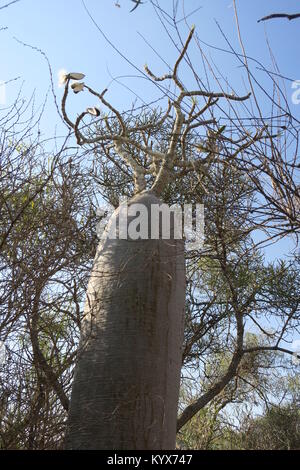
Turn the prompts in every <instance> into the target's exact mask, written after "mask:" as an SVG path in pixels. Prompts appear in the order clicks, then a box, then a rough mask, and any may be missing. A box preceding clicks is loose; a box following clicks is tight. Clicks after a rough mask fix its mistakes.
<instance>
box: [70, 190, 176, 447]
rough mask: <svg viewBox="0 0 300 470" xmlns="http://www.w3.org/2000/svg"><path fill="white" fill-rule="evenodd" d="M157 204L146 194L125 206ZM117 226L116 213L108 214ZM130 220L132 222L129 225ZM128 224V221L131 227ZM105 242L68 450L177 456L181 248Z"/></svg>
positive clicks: (96, 269) (89, 303)
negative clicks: (163, 451) (154, 452)
mask: <svg viewBox="0 0 300 470" xmlns="http://www.w3.org/2000/svg"><path fill="white" fill-rule="evenodd" d="M132 203H139V204H144V205H145V206H146V207H147V209H148V214H149V215H148V221H149V223H150V222H151V211H150V208H151V205H152V204H161V200H160V199H158V198H157V197H156V196H155V195H154V194H152V193H151V192H144V193H141V194H139V195H137V196H135V197H134V198H132V199H131V200H130V202H129V203H128V206H130V205H131V204H132ZM113 218H116V219H117V221H118V218H119V209H117V210H116V211H115V213H114V214H113ZM133 218H134V217H133ZM131 219H132V218H130V217H129V218H128V223H130V221H131ZM172 228H173V224H172V223H171V236H170V239H162V238H161V233H160V238H159V239H158V240H152V239H148V240H141V239H139V240H133V239H130V238H128V239H124V240H120V239H115V240H112V239H110V238H109V237H107V236H106V238H105V239H104V241H103V242H102V243H100V244H99V247H98V250H97V254H96V257H95V261H94V265H93V270H92V274H91V278H90V282H89V286H88V291H87V300H86V304H85V318H84V321H83V325H82V331H81V341H80V347H79V354H78V362H77V366H76V369H75V376H74V384H73V390H72V396H71V403H70V411H69V418H68V427H67V434H66V448H67V449H116V450H124V449H130V450H132V449H138V450H141V449H150V450H151V449H174V448H175V439H176V418H177V406H178V396H179V384H180V370H181V360H182V343H183V323H184V304H185V263H184V243H183V240H175V239H174V233H172Z"/></svg>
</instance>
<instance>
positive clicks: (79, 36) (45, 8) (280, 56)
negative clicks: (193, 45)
mask: <svg viewBox="0 0 300 470" xmlns="http://www.w3.org/2000/svg"><path fill="white" fill-rule="evenodd" d="M5 3H7V2H6V1H4V0H3V1H2V2H0V6H1V4H5ZM85 3H86V5H87V7H88V9H89V10H90V12H91V14H92V16H93V17H94V19H95V21H96V22H97V23H98V24H99V26H100V27H101V29H102V30H103V31H104V32H105V34H107V36H108V37H109V39H110V40H111V41H112V42H113V43H114V45H115V46H116V47H117V48H118V49H119V51H120V52H122V53H123V54H124V55H125V56H126V57H127V58H128V59H129V60H130V61H132V62H133V63H134V64H135V65H136V66H137V67H139V68H142V67H143V65H144V64H145V63H147V64H148V65H149V66H151V67H152V68H153V69H154V70H157V71H158V72H159V73H163V72H165V71H166V66H165V65H164V64H162V62H161V61H160V60H159V59H158V57H157V56H156V55H155V54H154V53H153V51H152V50H151V49H150V48H149V46H147V44H146V43H145V42H144V41H143V39H142V38H141V36H140V35H139V33H141V34H142V35H143V36H144V37H145V38H146V40H147V41H149V42H150V43H151V44H152V46H153V47H154V49H155V50H157V51H158V52H159V54H160V55H161V56H162V57H163V58H164V59H165V60H166V61H167V62H168V63H170V64H172V63H173V62H174V60H175V59H176V57H177V53H176V50H175V48H174V46H173V45H172V44H171V43H170V40H169V38H168V36H167V34H166V33H165V31H164V30H163V28H162V26H161V25H160V23H159V21H158V19H157V17H156V15H155V12H154V10H153V7H152V6H151V4H150V2H149V1H148V2H147V1H146V0H145V4H144V5H142V6H140V7H138V8H137V9H136V10H135V11H134V12H133V13H129V10H130V9H131V7H132V5H133V4H132V2H131V1H130V0H119V4H120V5H121V8H117V7H116V6H115V3H116V2H115V0H86V1H85ZM160 4H161V5H162V6H163V7H164V8H166V9H167V10H168V11H171V10H170V8H171V6H172V0H160ZM199 6H201V9H200V10H199V11H198V12H196V13H195V14H194V15H192V16H190V17H189V19H188V21H189V23H190V24H193V23H194V24H195V25H196V31H197V33H198V35H199V37H200V38H201V39H202V40H203V41H205V42H207V43H209V44H212V45H216V46H218V47H226V44H225V42H224V39H223V38H222V36H221V34H220V32H219V30H218V28H217V26H216V24H215V20H217V21H218V22H219V24H220V25H221V27H222V29H223V31H224V32H225V34H226V35H227V36H228V38H229V39H230V41H231V42H232V44H233V46H234V47H235V48H236V50H237V51H240V49H239V44H238V39H237V34H236V28H235V20H234V10H233V7H232V2H231V0H215V1H212V0H185V10H186V12H187V13H188V12H190V11H193V10H194V9H195V8H197V7H199ZM298 6H299V2H298V1H294V0H289V1H284V2H283V1H282V0H280V1H279V0H273V1H272V2H268V1H264V2H263V1H258V0H254V1H251V2H245V1H241V0H238V1H237V7H238V11H239V17H240V26H241V31H242V35H243V39H244V43H245V46H246V50H247V53H248V54H249V55H250V56H253V57H255V58H257V59H258V60H260V61H262V62H263V63H265V65H266V66H268V65H271V62H270V58H269V56H268V50H267V46H266V41H265V32H266V31H267V34H268V38H269V40H270V43H271V46H272V49H273V51H274V53H275V56H276V59H277V61H278V64H279V67H280V69H281V71H282V73H283V74H284V75H286V76H289V77H291V78H294V79H297V78H300V55H299V53H298V52H297V44H299V42H300V28H299V23H300V22H299V20H295V21H291V22H289V21H287V20H273V21H269V22H266V23H257V19H258V18H260V17H262V16H264V15H266V14H269V13H272V12H275V11H276V12H277V11H280V12H282V11H288V12H296V11H298V9H297V8H298ZM178 16H179V17H180V16H181V14H180V11H179V15H178ZM1 26H2V27H3V26H5V27H7V28H8V29H7V30H6V31H1V32H0V34H1V36H0V38H1V42H0V54H1V69H0V70H1V72H0V80H2V81H6V80H9V79H12V78H15V77H18V76H21V79H20V80H19V83H21V81H24V95H25V96H29V95H30V93H31V92H32V91H33V90H34V89H35V90H36V93H37V96H38V97H39V98H40V99H41V100H42V98H43V97H44V96H45V93H46V91H47V89H48V87H49V74H48V69H47V65H46V63H45V62H44V60H43V58H42V56H41V55H39V54H38V53H36V52H34V51H33V50H31V49H29V48H25V47H24V46H22V45H20V44H19V43H17V42H16V39H14V38H17V39H19V40H20V41H23V42H25V43H27V44H30V45H32V46H36V47H39V48H40V49H42V50H43V51H44V52H45V53H46V54H47V56H48V58H49V61H50V63H51V67H52V69H53V73H54V75H55V80H56V74H57V71H58V70H59V69H61V68H65V69H67V70H68V71H83V72H84V73H86V75H87V77H88V79H87V81H88V82H89V84H91V85H92V86H93V87H95V88H97V89H99V90H102V89H103V88H105V87H106V86H107V85H109V83H110V82H111V76H113V77H116V76H120V75H136V74H137V71H136V70H135V69H133V68H132V67H131V66H130V65H129V64H128V63H127V62H126V61H125V60H124V59H122V58H121V56H120V55H118V54H117V53H116V52H115V51H114V50H113V49H112V48H111V47H110V46H109V45H108V44H107V42H106V41H105V39H104V38H103V37H102V36H101V34H100V33H99V31H98V30H97V29H96V27H95V26H94V25H93V24H92V22H91V20H90V18H89V17H88V15H87V13H86V11H85V9H84V6H83V4H82V2H81V0H20V2H18V3H16V4H15V5H12V6H11V7H9V8H6V9H3V10H0V27H1ZM180 26H181V28H182V32H183V34H186V32H187V28H186V26H185V25H184V22H181V23H180ZM226 48H227V47H226ZM206 50H207V52H209V53H211V54H212V57H213V58H214V60H215V61H216V62H217V64H218V66H219V67H220V69H221V70H222V71H225V73H226V75H227V76H228V78H230V80H231V81H232V83H234V84H235V85H236V87H237V88H240V90H241V91H242V90H243V86H240V87H239V82H240V81H241V70H240V69H239V68H238V66H237V65H238V64H237V63H236V61H232V59H231V57H230V55H228V54H224V53H218V52H216V51H214V50H212V49H209V48H207V49H206ZM195 57H196V56H195ZM199 59H200V57H199V56H197V57H196V58H195V62H196V64H197V61H198V62H199V68H198V70H199V72H200V73H201V63H200V60H199ZM258 74H260V75H259V76H260V77H263V74H261V73H260V72H258ZM185 78H186V79H188V77H185ZM123 82H124V83H126V84H127V85H128V86H130V87H131V88H134V89H135V90H136V92H137V93H138V94H139V95H140V96H143V97H144V99H145V100H146V101H151V99H152V97H155V96H157V90H156V89H155V88H154V87H153V86H150V85H148V84H147V83H146V82H145V80H141V79H137V78H130V79H129V78H128V79H123ZM16 85H17V84H16V83H12V84H11V85H8V86H7V90H6V93H7V100H8V101H12V100H13V98H14V96H15V92H16V90H17V86H16ZM57 92H58V97H59V96H61V90H57ZM107 96H108V95H107ZM109 97H110V99H111V100H112V102H113V103H114V104H115V105H116V106H118V107H119V108H120V109H122V108H123V107H126V106H128V105H129V104H130V103H131V101H132V99H133V98H134V96H133V94H131V93H130V92H129V91H128V90H126V89H125V88H122V87H120V86H119V85H117V84H116V83H113V84H111V86H110V88H109ZM80 99H82V98H80ZM76 103H79V100H78V99H77V101H76ZM294 107H295V105H294ZM293 111H296V112H297V113H298V112H299V111H298V110H293ZM56 119H57V118H56V117H55V115H54V114H53V115H52V114H51V115H48V116H47V125H48V126H49V125H51V124H53V125H55V124H56Z"/></svg>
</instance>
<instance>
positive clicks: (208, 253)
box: [0, 2, 300, 448]
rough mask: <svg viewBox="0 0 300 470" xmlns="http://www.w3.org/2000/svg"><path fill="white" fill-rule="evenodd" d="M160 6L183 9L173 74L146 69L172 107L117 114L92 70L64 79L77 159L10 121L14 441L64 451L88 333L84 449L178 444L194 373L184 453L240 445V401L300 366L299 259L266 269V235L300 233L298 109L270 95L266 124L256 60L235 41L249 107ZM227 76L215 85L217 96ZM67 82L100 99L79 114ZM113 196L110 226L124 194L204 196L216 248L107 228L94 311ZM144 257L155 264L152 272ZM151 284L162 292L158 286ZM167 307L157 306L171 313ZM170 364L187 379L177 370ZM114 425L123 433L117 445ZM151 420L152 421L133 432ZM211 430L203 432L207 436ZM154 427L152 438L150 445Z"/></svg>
mask: <svg viewBox="0 0 300 470" xmlns="http://www.w3.org/2000/svg"><path fill="white" fill-rule="evenodd" d="M154 3H157V2H154ZM174 11H175V9H174ZM158 14H159V15H160V19H161V20H162V21H163V18H169V19H170V21H171V24H172V28H173V30H174V31H176V32H177V33H178V41H177V43H176V46H177V47H178V57H179V58H178V61H177V62H176V64H175V67H174V68H173V70H171V71H170V73H168V74H167V75H165V76H163V77H157V76H156V75H154V74H153V72H151V71H150V69H149V68H148V67H146V70H145V74H147V75H148V78H149V80H151V81H152V83H153V84H154V85H155V86H156V87H157V90H159V91H160V92H161V93H162V96H163V99H162V100H161V103H162V104H163V106H164V105H165V111H162V109H160V108H157V107H155V106H153V105H149V106H147V105H144V106H138V105H133V107H132V109H130V110H128V111H122V112H121V111H118V110H117V109H116V108H115V107H114V106H112V105H111V103H110V101H108V99H106V97H107V94H108V92H105V93H104V92H103V93H101V92H100V93H98V92H96V91H94V90H93V89H92V88H90V87H88V86H87V85H85V84H84V83H83V82H81V81H79V80H82V79H83V78H84V77H83V74H67V76H66V77H65V80H66V88H65V92H64V98H63V103H62V108H63V114H64V118H65V121H66V122H67V124H68V125H69V127H70V134H71V135H72V137H73V136H75V138H76V140H77V143H78V144H79V147H81V148H79V149H77V150H76V151H75V152H74V151H73V150H72V149H71V148H68V147H67V143H66V144H65V146H63V148H64V149H65V151H66V152H67V153H68V155H67V153H66V152H64V151H62V152H58V153H57V151H55V152H50V155H51V161H50V163H49V162H48V161H47V160H48V154H49V153H48V152H49V149H48V148H47V147H44V146H43V145H42V142H41V141H40V138H37V141H36V142H35V145H32V144H33V143H32V142H30V139H29V137H27V134H26V133H25V135H23V136H22V138H20V135H19V134H18V132H17V131H14V130H12V129H11V128H10V125H9V123H7V124H6V125H5V126H4V127H3V129H4V131H3V133H2V140H1V141H3V149H5V152H4V155H5V157H6V156H10V159H8V161H6V162H5V164H4V166H3V169H4V170H5V169H6V171H4V172H2V173H1V190H2V192H1V198H2V199H1V207H0V209H1V216H2V219H1V221H2V228H1V231H2V234H3V237H2V239H1V241H2V243H1V310H0V321H1V330H0V333H1V338H0V339H1V340H3V341H5V344H6V348H7V357H8V361H7V364H6V365H5V366H4V367H2V369H1V388H2V390H3V394H2V396H3V397H4V398H3V400H2V401H1V419H2V426H1V432H2V434H1V439H2V441H1V442H2V444H1V445H2V447H5V448H61V447H62V446H63V442H62V441H63V434H64V431H65V417H66V414H67V412H68V411H69V399H70V389H71V383H72V380H73V371H74V359H75V354H76V349H77V344H78V336H79V333H80V329H81V343H80V347H79V350H78V365H77V367H76V374H75V380H74V393H73V395H72V397H71V408H70V412H69V415H70V418H69V427H68V432H67V445H68V447H73V448H74V447H75V448H84V447H88V446H90V447H92V448H97V447H101V448H105V447H112V446H113V447H114V448H127V447H128V448H145V447H151V448H153V447H157V448H161V447H171V446H173V445H174V442H175V432H176V411H177V410H176V408H177V405H176V402H177V397H178V387H179V375H180V369H181V385H182V393H181V396H180V400H179V419H178V422H177V431H178V432H177V434H178V442H179V443H180V442H181V443H182V446H184V447H186V446H188V445H191V446H197V445H199V446H202V447H206V448H220V447H222V446H223V447H226V446H230V445H233V444H232V443H231V439H232V442H234V439H233V435H232V433H231V434H230V429H229V427H228V426H227V424H226V409H227V408H229V410H230V411H231V410H232V406H233V405H237V404H239V405H241V406H245V407H247V406H248V404H249V400H250V399H249V397H251V400H252V401H253V403H254V400H256V401H258V402H259V403H260V404H261V403H265V402H267V403H269V402H270V400H271V397H272V394H274V390H272V389H271V388H268V387H267V386H266V384H267V380H266V375H272V376H274V374H278V376H280V371H281V370H282V371H283V375H284V373H286V371H287V370H289V368H290V367H294V366H292V365H291V361H288V360H287V361H284V360H283V355H284V354H287V355H288V356H291V354H292V353H293V351H292V350H290V349H289V347H288V346H286V343H285V340H286V341H290V337H291V335H292V332H293V331H294V330H295V329H296V328H298V327H299V295H298V291H299V259H298V258H297V257H292V258H291V259H290V260H289V261H285V262H281V263H277V264H276V263H267V262H266V261H265V260H264V259H263V256H262V253H261V251H260V249H259V247H260V246H261V245H262V243H260V242H259V243H255V238H254V235H255V233H257V232H259V234H260V235H262V234H264V236H265V238H264V240H263V242H264V243H270V242H272V241H273V240H276V238H278V237H284V236H288V235H289V234H291V235H292V236H293V237H295V238H296V236H297V233H299V228H300V225H299V214H298V212H297V204H298V200H299V192H298V189H297V175H298V170H297V168H298V167H297V142H296V141H294V140H293V141H292V142H289V140H288V138H289V136H290V135H293V136H294V135H297V125H296V126H295V121H294V118H293V117H292V116H291V114H288V113H289V110H288V106H287V107H285V106H284V105H283V104H282V101H280V103H281V104H279V105H278V107H277V108H276V107H275V104H274V99H273V97H272V96H271V97H270V96H268V92H267V91H266V93H265V96H267V97H268V100H269V101H267V103H269V104H271V110H272V112H271V113H270V115H271V116H272V118H271V119H269V118H264V117H263V116H268V115H269V114H268V112H266V113H265V112H263V111H265V108H266V107H267V105H266V104H265V103H264V106H263V108H264V109H263V110H261V109H260V107H259V105H260V104H261V102H262V101H261V100H260V99H258V98H257V97H256V96H255V86H254V85H255V83H256V82H255V79H256V77H255V76H254V77H255V79H254V78H253V73H252V72H251V70H250V67H249V63H248V61H250V59H249V58H247V56H246V55H245V54H243V55H242V56H240V55H239V54H237V53H235V51H233V52H232V53H233V54H234V55H235V56H236V58H237V60H238V62H239V63H241V62H242V65H243V66H244V70H245V72H246V74H247V76H248V78H249V87H250V89H252V98H253V101H252V102H251V106H247V103H249V101H248V100H246V99H245V100H241V98H239V97H238V94H237V93H234V91H233V89H232V87H231V86H230V83H228V81H226V79H223V80H222V73H221V72H220V71H218V73H216V70H215V71H214V70H213V69H212V64H211V62H209V61H207V57H206V56H205V53H204V51H203V50H202V49H201V47H200V41H199V38H198V35H197V33H196V31H194V29H193V28H192V30H191V31H190V35H189V39H188V41H187V42H185V40H183V38H182V37H181V35H180V33H179V31H178V21H176V18H175V16H174V18H173V19H172V17H167V15H165V16H164V11H163V10H162V7H160V9H158ZM174 15H175V13H174ZM168 21H169V20H168ZM172 21H173V23H172ZM165 22H166V21H165ZM167 23H168V22H167ZM181 24H182V23H181ZM168 25H169V26H170V23H168ZM168 25H165V26H166V27H168ZM178 44H181V46H178ZM187 46H189V49H188V50H187ZM192 47H194V48H195V47H198V48H199V50H200V54H201V58H202V59H203V61H204V72H205V75H206V76H208V75H209V72H210V74H211V77H212V78H213V80H214V86H210V85H209V84H208V83H203V81H202V80H201V77H200V74H199V75H198V71H197V70H196V67H195V65H194V64H195V63H197V62H192V61H191V57H192V56H190V55H189V54H190V52H191V50H193V49H192ZM243 61H244V62H243ZM199 63H200V61H199ZM205 64H207V65H205ZM184 66H188V67H189V70H191V71H192V76H193V77H194V79H195V82H196V85H195V86H194V87H191V88H192V90H194V91H188V89H187V88H186V87H185V86H184V84H183V82H182V81H181V79H180V78H179V68H180V72H181V68H183V67H184ZM264 70H265V69H264ZM220 77H221V78H220ZM73 80H74V82H73ZM168 80H170V82H171V84H172V86H171V87H168V84H169V83H170V82H169V81H168ZM216 82H217V84H218V87H219V88H218V91H216V92H214V91H211V90H214V89H215V86H216ZM273 85H274V90H275V92H277V93H278V95H279V96H280V97H281V96H282V95H281V90H280V88H279V87H278V86H277V84H276V83H274V82H273V81H272V86H273ZM173 86H174V89H173ZM70 88H71V90H73V91H74V92H75V93H76V95H77V93H80V92H82V91H88V92H89V93H91V94H92V96H93V99H95V97H97V98H98V99H99V100H100V106H99V107H97V106H96V107H93V108H92V107H89V108H87V110H86V111H85V112H84V113H80V114H79V116H78V118H75V119H74V120H72V119H70V118H69V114H68V113H67V110H66V101H67V99H70V97H69V91H70ZM174 90H175V92H174ZM225 90H226V92H225ZM88 96H89V95H88ZM247 96H248V95H246V97H247ZM246 97H242V98H246ZM167 98H169V101H168V100H167ZM240 100H241V101H240ZM249 100H250V98H249ZM283 103H286V102H285V101H284V100H283ZM252 105H253V106H252ZM105 107H106V109H108V113H107V114H105V112H104V111H105V110H104V108H105ZM274 107H275V109H276V110H277V114H276V112H275V111H274ZM254 109H255V110H256V113H255V112H254ZM278 114H279V116H278ZM281 114H282V115H283V117H280V116H281ZM249 120H250V122H252V123H253V124H252V125H251V126H249V125H248V124H249ZM9 133H10V135H9ZM12 135H13V137H14V140H13V142H14V144H13V145H11V142H10V140H9V138H8V136H9V137H10V138H11V137H12ZM37 135H38V134H37ZM15 139H16V141H15ZM281 139H282V140H283V143H282V141H281ZM46 148H47V150H46ZM28 149H29V151H28ZM7 150H10V151H7ZM293 150H294V152H293ZM53 154H54V155H55V158H53V159H52V156H53ZM21 157H22V159H23V160H22V159H21ZM22 162H23V164H22ZM41 162H42V163H41ZM11 163H13V165H11ZM10 165H11V166H10ZM99 194H101V196H102V197H103V199H105V200H106V201H108V202H109V203H111V204H112V205H113V206H114V207H116V209H117V210H116V212H115V214H114V216H113V218H112V220H111V223H112V226H113V221H114V220H116V221H117V222H118V221H119V222H120V219H121V220H122V208H123V207H124V206H126V204H125V203H124V205H123V206H122V205H121V206H120V207H118V205H119V202H118V200H119V195H120V194H121V195H122V196H126V197H127V198H128V201H129V206H130V207H131V208H132V210H133V208H134V206H133V204H134V203H135V202H137V201H139V202H143V203H144V206H146V207H147V208H149V207H151V206H153V204H154V202H158V203H161V202H162V201H163V202H165V203H166V204H168V205H169V206H172V205H173V204H178V203H180V204H183V203H187V204H188V203H189V204H193V205H194V207H195V204H197V203H199V202H201V203H204V205H205V208H206V233H205V240H206V243H205V246H204V247H201V248H199V249H194V250H188V249H187V248H188V244H186V247H185V250H184V251H183V247H182V240H179V241H176V240H173V239H172V233H171V237H170V238H169V239H168V240H166V239H161V238H160V239H159V240H136V239H134V237H132V239H129V240H128V239H127V240H123V239H121V240H118V239H117V240H111V239H110V238H109V236H108V232H106V238H105V239H103V240H102V241H101V244H100V246H99V247H98V252H97V257H96V258H95V262H94V267H93V270H92V276H91V278H90V284H89V291H88V295H87V300H86V303H85V311H83V300H84V292H85V291H86V288H87V281H88V275H89V273H90V270H91V268H92V258H93V256H94V254H95V251H96V246H95V245H96V242H97V239H96V236H95V230H94V226H95V224H96V221H97V216H96V207H97V205H98V203H97V195H99ZM150 215H151V214H150ZM138 218H139V217H136V214H132V215H131V218H130V220H128V223H127V225H126V227H125V228H126V229H128V228H129V227H130V226H131V222H134V223H135V224H136V225H137V223H136V221H137V220H138ZM150 222H151V217H150ZM123 228H124V227H123ZM161 228H162V227H161ZM133 233H134V232H133ZM148 242H151V243H148ZM127 247H128V249H127ZM156 248H157V249H158V252H159V253H162V250H166V251H164V253H165V255H166V258H165V257H164V258H163V261H165V260H166V262H162V258H156V255H157V252H156V251H154V256H153V257H152V258H151V259H150V260H149V259H148V256H149V254H151V250H152V249H154V250H155V249H156ZM177 249H178V250H180V255H179V256H178V257H176V258H175V257H174V256H173V254H174V252H176V250H177ZM159 250H160V251H159ZM172 250H174V251H172ZM183 254H184V257H185V260H184V262H183ZM145 266H148V268H152V273H151V269H148V270H146V273H144V271H145V269H142V268H144V267H145ZM184 267H185V270H186V276H185V277H186V279H184V276H183V274H184V269H183V268H184ZM122 268H123V269H122ZM180 268H181V269H180ZM99 271H100V272H99ZM103 273H104V274H105V276H104V275H103ZM176 273H177V274H179V276H177V277H176ZM147 282H148V284H147ZM184 284H186V291H185V292H184V290H185V289H184ZM147 285H148V286H150V288H151V286H153V287H154V288H155V289H156V291H155V289H152V291H151V292H150V294H149V295H148V291H147V290H146V286H147ZM91 290H92V291H93V292H91ZM94 291H95V292H96V295H97V299H94V298H93V297H92V296H91V294H92V295H93V294H94V293H95V292H94ZM166 292H169V293H170V300H171V302H174V301H175V299H176V295H178V297H180V299H181V300H180V302H179V304H180V303H181V307H180V305H179V304H178V305H177V308H174V313H175V315H174V313H173V312H172V315H171V316H170V318H167V315H168V313H169V309H170V305H167V300H168V299H166V295H165V294H166ZM145 294H147V295H145ZM184 297H185V299H184ZM159 298H161V300H162V301H161V303H160V305H158V306H157V307H156V303H157V302H158V299H159ZM184 300H185V329H184V337H183V342H182V344H181V339H180V335H181V337H182V323H181V320H182V319H183V310H184V306H183V302H184ZM155 313H159V314H160V317H159V318H158V320H159V321H158V322H157V323H155V315H154V314H155ZM176 314H177V316H176ZM146 315H147V316H146ZM141 319H143V320H145V321H143V322H141V321H140V320H141ZM269 319H272V320H271V321H269ZM146 320H147V322H146ZM148 320H149V321H148ZM274 324H275V326H274ZM168 327H169V336H168V335H167V330H168ZM271 328H272V329H271ZM172 329H173V330H172ZM253 329H255V334H254V333H253ZM174 330H176V331H175V334H172V331H174ZM249 332H250V333H249ZM166 338H167V340H166ZM249 338H250V339H249ZM150 340H151V341H152V343H151V341H150ZM167 347H169V351H166V349H167ZM180 347H181V350H180ZM161 351H162V354H160V352H161ZM168 358H170V359H172V361H173V362H172V364H173V368H170V371H171V372H172V373H173V378H172V377H170V376H168V375H167V374H166V371H167V370H169V367H168V365H167V360H168ZM145 364H146V365H148V368H147V367H145ZM93 367H94V369H93ZM93 370H96V374H97V379H96V380H94V377H95V374H93ZM100 375H101V376H100ZM87 379H89V380H90V382H89V383H87ZM103 382H104V385H103ZM188 385H190V388H191V393H190V395H189V396H188V397H187V398H186V396H185V391H186V389H187V388H188ZM145 386H148V391H145ZM164 387H165V388H164ZM163 388H164V390H163ZM168 390H171V393H170V394H168ZM31 391H32V393H31ZM166 395H167V397H166ZM87 405H88V406H91V407H93V408H90V409H86V408H84V407H85V406H87ZM151 405H152V407H151ZM152 408H153V412H152ZM164 412H165V413H164ZM252 413H254V411H253V410H252ZM163 415H165V417H166V419H165V421H164V424H162V425H161V424H160V422H162V421H163ZM152 418H153V419H152ZM155 419H156V423H155ZM80 420H81V421H80ZM194 423H196V425H197V428H196V432H194V429H195V428H194ZM152 424H153V426H152ZM114 426H116V427H118V429H119V432H118V433H115V434H116V436H115V440H113V437H112V436H113V434H114V430H115V429H114ZM136 426H140V428H139V430H138V431H135V432H132V429H133V428H134V427H136ZM200 426H203V427H205V431H206V432H205V436H204V437H205V439H203V440H202V441H201V442H200V440H201V439H200V438H201V431H199V429H200ZM144 428H147V429H146V430H148V431H149V432H148V435H147V438H145V439H144V435H145V432H146V430H145V429H144ZM160 430H162V432H161V433H160ZM227 431H228V433H229V434H228V437H226V432H227ZM122 432H123V435H125V433H126V437H127V436H128V439H127V440H126V441H125V439H124V437H123V436H122ZM137 432H138V433H139V435H138V440H137V441H135V442H133V438H134V437H135V435H136V433H137ZM218 434H219V436H221V439H223V440H222V442H220V441H218V439H216V435H218ZM87 440H88V441H89V442H88V443H87V442H86V441H87ZM171 441H172V442H171Z"/></svg>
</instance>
